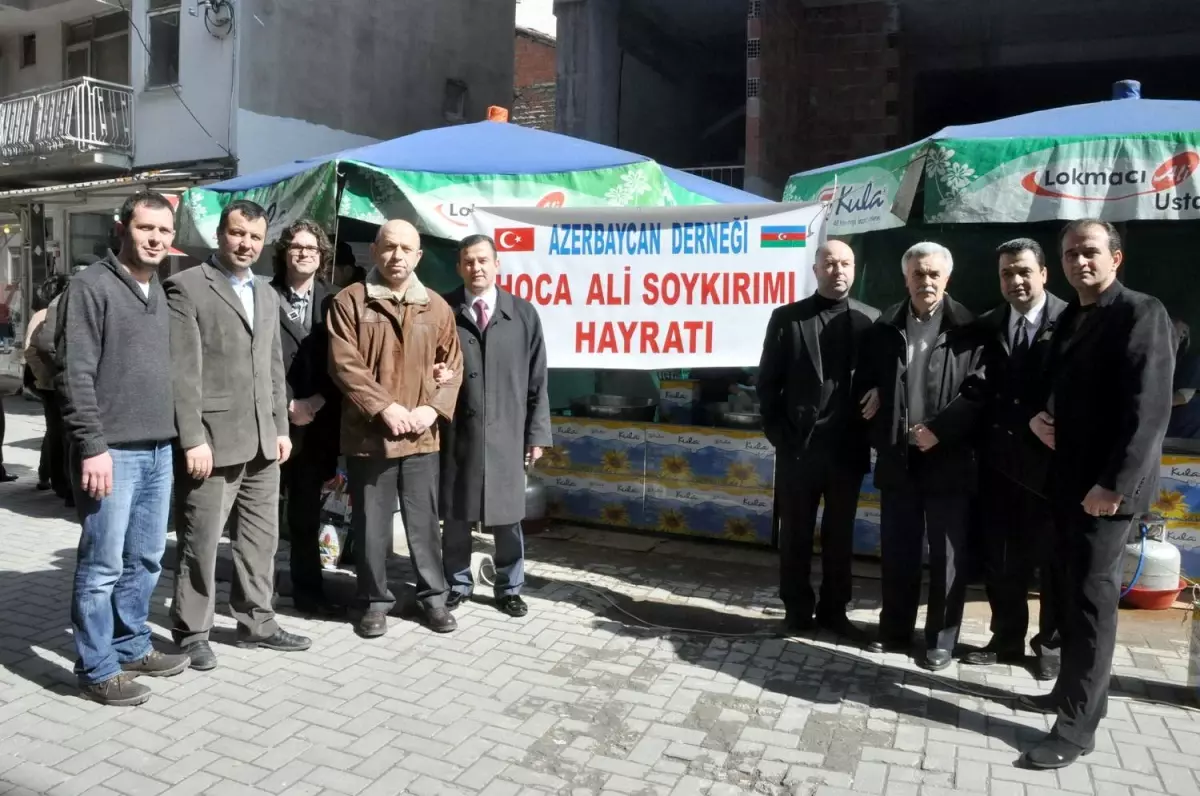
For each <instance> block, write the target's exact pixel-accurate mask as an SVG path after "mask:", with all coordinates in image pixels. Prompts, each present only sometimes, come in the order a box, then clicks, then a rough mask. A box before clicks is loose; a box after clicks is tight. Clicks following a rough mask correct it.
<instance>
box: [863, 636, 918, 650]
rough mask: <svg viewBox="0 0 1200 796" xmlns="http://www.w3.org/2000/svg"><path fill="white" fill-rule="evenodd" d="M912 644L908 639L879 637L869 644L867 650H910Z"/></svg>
mask: <svg viewBox="0 0 1200 796" xmlns="http://www.w3.org/2000/svg"><path fill="white" fill-rule="evenodd" d="M909 649H911V645H910V644H909V642H907V641H900V640H899V639H894V638H877V639H875V640H874V641H872V642H871V643H870V644H868V645H867V652H874V653H877V654H878V653H881V652H908V651H909Z"/></svg>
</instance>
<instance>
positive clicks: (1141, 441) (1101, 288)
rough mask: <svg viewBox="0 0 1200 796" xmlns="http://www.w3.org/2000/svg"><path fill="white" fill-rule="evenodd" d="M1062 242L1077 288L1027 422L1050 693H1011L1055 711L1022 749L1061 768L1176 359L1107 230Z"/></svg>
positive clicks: (1037, 761) (1098, 675) (1110, 636)
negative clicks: (1044, 496) (1048, 615)
mask: <svg viewBox="0 0 1200 796" xmlns="http://www.w3.org/2000/svg"><path fill="white" fill-rule="evenodd" d="M1060 247H1061V250H1062V265H1063V271H1064V272H1065V273H1066V276H1067V281H1068V282H1070V283H1071V287H1073V288H1075V293H1076V296H1075V297H1074V298H1072V299H1071V301H1070V303H1069V304H1068V305H1067V308H1066V309H1065V310H1063V312H1062V315H1060V316H1059V319H1058V325H1057V326H1056V327H1055V330H1054V336H1053V338H1052V339H1051V341H1050V356H1049V363H1048V366H1047V369H1046V373H1047V380H1046V384H1045V393H1044V394H1046V396H1047V398H1046V401H1045V406H1046V409H1045V411H1043V412H1040V413H1039V414H1038V415H1037V416H1035V417H1034V418H1033V420H1032V421H1031V422H1030V428H1031V429H1032V430H1033V433H1034V434H1036V435H1037V437H1038V438H1039V439H1040V440H1042V442H1044V443H1045V444H1046V447H1048V448H1050V449H1052V450H1053V454H1052V457H1051V467H1050V473H1051V475H1050V502H1051V506H1052V507H1053V511H1054V529H1055V535H1054V539H1053V545H1054V547H1053V557H1054V566H1053V567H1052V568H1051V574H1052V583H1051V589H1052V591H1053V593H1054V598H1055V599H1056V600H1061V605H1062V607H1061V609H1060V610H1059V611H1058V618H1059V626H1058V629H1059V632H1060V633H1061V634H1062V669H1061V671H1060V672H1059V675H1058V680H1057V681H1056V682H1055V684H1054V690H1053V691H1051V692H1050V693H1049V694H1044V695H1037V696H1024V697H1021V698H1020V700H1019V701H1018V705H1019V706H1020V707H1023V708H1025V709H1027V710H1033V711H1037V712H1041V713H1049V714H1055V715H1056V716H1057V721H1055V723H1054V728H1053V729H1052V730H1051V731H1050V733H1049V734H1048V735H1047V736H1046V737H1045V738H1043V739H1042V741H1041V742H1040V743H1039V744H1038V745H1037V746H1035V747H1034V748H1032V749H1029V750H1028V751H1026V752H1025V754H1024V756H1023V757H1022V761H1023V763H1024V764H1025V765H1026V766H1028V767H1030V768H1035V769H1052V768H1062V767H1063V766H1068V765H1070V764H1071V763H1073V762H1075V761H1076V760H1077V759H1079V758H1080V757H1081V756H1082V755H1086V754H1088V753H1089V752H1091V751H1092V750H1093V749H1094V748H1095V743H1096V741H1095V738H1096V728H1097V726H1098V725H1099V723H1100V719H1102V718H1103V717H1104V713H1105V710H1106V709H1107V705H1108V681H1109V673H1110V671H1111V669H1112V659H1113V650H1114V648H1115V647H1116V637H1117V603H1118V601H1119V599H1120V594H1121V567H1122V563H1123V561H1124V557H1125V556H1124V554H1125V544H1126V542H1128V541H1129V538H1130V533H1131V531H1132V530H1133V529H1134V524H1135V523H1136V522H1137V521H1138V518H1139V517H1140V516H1141V515H1143V514H1144V513H1145V512H1147V511H1148V510H1149V509H1150V505H1151V502H1152V501H1153V500H1154V499H1155V497H1156V496H1157V495H1158V470H1159V467H1160V462H1161V457H1162V443H1163V438H1164V437H1165V435H1166V431H1167V423H1168V421H1169V418H1170V416H1171V378H1172V375H1173V371H1174V366H1175V361H1174V360H1175V346H1174V343H1175V340H1174V330H1173V329H1172V328H1171V319H1170V317H1169V316H1168V315H1167V311H1166V308H1164V307H1163V305H1162V303H1161V302H1159V300H1158V299H1156V298H1153V297H1152V296H1147V295H1146V294H1144V293H1138V292H1136V291H1133V290H1129V289H1128V288H1126V287H1125V286H1124V285H1122V284H1121V282H1120V281H1119V280H1118V279H1117V270H1118V269H1119V268H1120V267H1121V265H1122V264H1123V263H1124V260H1125V254H1124V251H1123V249H1122V246H1121V236H1120V234H1119V233H1118V232H1117V230H1116V228H1115V227H1113V225H1112V224H1109V223H1108V222H1106V221H1099V220H1096V219H1082V220H1079V221H1072V222H1071V223H1069V224H1067V226H1066V227H1065V228H1064V229H1063V232H1062V235H1061V237H1060Z"/></svg>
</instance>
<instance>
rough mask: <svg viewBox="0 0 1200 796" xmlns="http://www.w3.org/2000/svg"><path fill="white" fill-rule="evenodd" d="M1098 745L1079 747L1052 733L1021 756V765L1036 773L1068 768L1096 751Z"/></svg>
mask: <svg viewBox="0 0 1200 796" xmlns="http://www.w3.org/2000/svg"><path fill="white" fill-rule="evenodd" d="M1095 749H1096V745H1095V743H1093V744H1092V745H1091V746H1086V747H1085V746H1078V745H1076V744H1073V743H1071V742H1070V741H1065V740H1063V739H1062V738H1059V737H1058V736H1057V735H1054V734H1053V733H1051V734H1050V735H1047V736H1046V737H1045V738H1043V739H1042V742H1041V743H1039V744H1038V745H1037V746H1035V747H1033V748H1032V749H1030V750H1029V751H1027V752H1026V753H1025V754H1023V755H1021V765H1022V766H1023V767H1025V768H1032V769H1034V770H1035V771H1050V770H1052V769H1055V768H1066V767H1067V766H1069V765H1071V764H1072V763H1074V762H1075V761H1076V760H1078V759H1079V758H1081V757H1083V756H1084V755H1089V754H1091V753H1092V752H1093V751H1095Z"/></svg>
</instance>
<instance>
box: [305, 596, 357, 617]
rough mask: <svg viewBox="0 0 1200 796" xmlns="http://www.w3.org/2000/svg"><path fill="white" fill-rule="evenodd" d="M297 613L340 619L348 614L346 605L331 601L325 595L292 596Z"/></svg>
mask: <svg viewBox="0 0 1200 796" xmlns="http://www.w3.org/2000/svg"><path fill="white" fill-rule="evenodd" d="M292 606H293V607H294V608H295V609H296V613H299V614H304V615H305V616H314V617H317V618H318V619H340V618H342V617H344V616H345V615H346V606H344V605H337V604H336V603H331V602H329V601H328V600H326V599H325V598H323V597H296V596H293V597H292Z"/></svg>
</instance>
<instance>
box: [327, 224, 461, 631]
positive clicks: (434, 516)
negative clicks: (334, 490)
mask: <svg viewBox="0 0 1200 796" xmlns="http://www.w3.org/2000/svg"><path fill="white" fill-rule="evenodd" d="M371 257H372V259H373V260H374V268H373V269H372V270H371V272H370V273H369V274H368V275H367V279H366V282H365V283H364V282H360V283H357V284H353V285H350V286H349V287H347V288H345V289H344V290H342V291H341V292H340V293H338V294H337V297H336V298H335V299H334V301H333V305H332V307H331V309H330V313H329V324H328V325H329V357H330V372H331V373H332V375H333V378H334V381H336V382H337V385H338V387H339V388H340V389H341V391H342V394H343V396H344V399H345V400H344V401H343V403H342V432H341V442H342V453H343V454H344V455H345V456H346V462H347V470H348V475H349V481H350V498H351V503H352V507H353V515H352V518H351V526H352V532H353V533H354V534H355V535H356V537H357V540H358V542H359V543H358V544H357V545H356V552H357V555H356V557H355V558H356V561H355V564H356V568H357V572H358V603H359V607H360V609H361V611H362V614H361V618H360V619H359V621H358V628H357V629H358V632H359V634H360V635H362V636H364V637H367V638H373V637H377V636H382V635H383V634H384V633H386V632H387V612H388V611H390V610H391V608H392V606H393V605H395V598H394V597H393V596H392V594H391V592H390V591H389V590H388V583H387V557H388V553H389V552H391V549H392V516H393V514H394V513H395V511H396V498H397V495H399V499H400V515H401V518H402V519H403V522H404V532H405V534H406V536H407V537H408V548H409V553H410V556H411V561H412V565H413V569H414V570H415V572H416V581H417V583H416V587H417V599H418V601H419V602H420V604H421V608H422V609H423V613H424V617H425V621H426V623H427V624H428V626H429V628H430V629H431V630H434V631H436V632H438V633H449V632H451V631H452V630H454V629H455V628H456V627H457V625H456V623H455V621H454V617H453V616H451V615H450V612H449V611H448V610H447V609H446V577H445V574H444V572H443V568H442V554H441V537H440V533H439V529H438V474H439V459H438V449H439V439H438V422H437V421H438V418H439V417H441V418H444V419H446V420H447V421H449V420H452V419H453V417H454V406H455V402H456V400H457V397H458V388H459V386H460V385H461V383H462V351H461V349H460V348H459V342H458V330H457V328H456V326H455V321H454V315H453V313H452V311H451V309H450V307H449V305H447V304H446V302H445V301H444V300H443V299H442V298H441V297H440V296H439V295H437V294H436V293H434V292H432V291H430V290H428V289H426V287H425V286H424V285H422V284H421V282H420V280H419V279H417V277H416V274H415V273H414V272H415V271H416V268H417V264H418V263H419V262H420V260H421V237H420V235H419V234H418V232H417V230H416V228H415V227H413V226H412V225H411V224H409V223H408V222H406V221H389V222H387V223H386V224H384V225H383V226H382V227H380V229H379V234H378V235H377V236H376V238H375V242H374V243H373V244H371ZM436 364H444V365H446V367H447V368H448V369H449V371H450V372H451V373H452V374H453V375H452V377H451V378H450V379H449V380H448V381H446V382H443V383H439V382H438V381H436V380H435V379H434V376H433V369H434V365H436Z"/></svg>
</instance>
